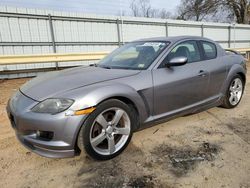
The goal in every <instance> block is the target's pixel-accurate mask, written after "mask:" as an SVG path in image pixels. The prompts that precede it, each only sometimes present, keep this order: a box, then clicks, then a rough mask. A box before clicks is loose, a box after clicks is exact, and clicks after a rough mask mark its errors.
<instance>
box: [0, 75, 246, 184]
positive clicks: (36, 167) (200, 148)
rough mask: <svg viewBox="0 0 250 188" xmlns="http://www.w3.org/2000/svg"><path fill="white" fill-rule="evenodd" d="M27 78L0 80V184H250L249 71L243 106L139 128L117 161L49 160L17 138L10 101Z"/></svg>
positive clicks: (82, 156)
mask: <svg viewBox="0 0 250 188" xmlns="http://www.w3.org/2000/svg"><path fill="white" fill-rule="evenodd" d="M27 80H28V79H16V80H9V81H0V187H37V188H39V187H67V188H68V187H109V188H110V187H209V188H210V187H233V188H237V187H240V188H247V187H250V81H249V80H250V74H249V73H248V81H247V84H246V91H245V94H244V96H243V99H242V101H241V103H240V105H239V106H238V107H237V108H235V109H232V110H227V109H222V108H213V109H210V110H207V111H204V112H202V113H198V114H194V115H190V116H185V117H181V118H177V119H175V120H172V121H169V122H166V123H163V124H159V125H157V126H154V127H152V128H148V129H145V130H142V131H140V132H137V133H135V134H134V136H133V138H132V142H131V143H130V144H129V146H128V148H127V149H126V150H125V151H124V152H123V153H122V154H121V155H120V156H118V157H116V158H115V159H113V160H109V161H104V162H97V161H93V160H92V159H90V158H89V157H87V156H86V155H85V154H83V155H81V156H79V157H75V158H70V159H48V158H44V157H40V156H38V155H36V154H34V153H32V152H30V151H28V150H27V149H25V148H24V147H23V146H22V145H21V144H20V143H19V142H18V141H17V139H16V138H15V134H14V131H13V130H12V128H11V126H10V123H9V121H8V120H7V114H6V111H5V106H6V103H7V99H8V98H9V97H10V95H11V93H13V92H14V91H15V90H16V89H17V88H18V87H19V86H20V85H22V84H23V83H24V82H26V81H27Z"/></svg>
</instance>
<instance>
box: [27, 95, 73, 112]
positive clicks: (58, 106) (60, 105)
mask: <svg viewBox="0 0 250 188" xmlns="http://www.w3.org/2000/svg"><path fill="white" fill-rule="evenodd" d="M73 103H74V100H72V99H46V100H44V101H42V102H40V103H39V104H37V105H36V106H34V107H33V108H32V109H31V111H32V112H37V113H48V114H57V113H59V112H62V111H64V110H67V109H68V108H69V107H70V106H71V105H72V104H73Z"/></svg>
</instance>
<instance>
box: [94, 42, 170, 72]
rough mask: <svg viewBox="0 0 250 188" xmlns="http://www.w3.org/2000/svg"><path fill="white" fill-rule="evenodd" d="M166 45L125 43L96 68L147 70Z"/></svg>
mask: <svg viewBox="0 0 250 188" xmlns="http://www.w3.org/2000/svg"><path fill="white" fill-rule="evenodd" d="M168 45H169V42H162V41H157V42H156V41H153V42H146V41H139V42H131V43H127V44H125V45H123V46H122V47H120V48H118V49H116V50H115V51H114V52H112V53H111V54H109V55H108V56H106V57H105V58H104V59H103V60H101V61H100V62H99V64H98V66H99V67H103V68H111V69H113V68H114V69H134V70H143V69H147V68H148V67H149V66H150V65H151V64H152V62H153V61H154V60H155V59H156V57H157V56H158V55H159V54H160V53H161V52H162V51H163V50H164V49H165V48H166V47H167V46H168Z"/></svg>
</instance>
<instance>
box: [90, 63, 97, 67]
mask: <svg viewBox="0 0 250 188" xmlns="http://www.w3.org/2000/svg"><path fill="white" fill-rule="evenodd" d="M89 66H90V67H98V65H97V64H96V63H92V64H89Z"/></svg>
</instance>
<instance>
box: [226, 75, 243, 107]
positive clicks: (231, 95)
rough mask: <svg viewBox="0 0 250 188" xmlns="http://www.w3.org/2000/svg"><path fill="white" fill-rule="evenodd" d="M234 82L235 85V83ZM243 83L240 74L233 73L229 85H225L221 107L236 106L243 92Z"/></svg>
mask: <svg viewBox="0 0 250 188" xmlns="http://www.w3.org/2000/svg"><path fill="white" fill-rule="evenodd" d="M235 84H236V85H235ZM244 87H245V83H244V80H243V79H242V77H241V76H240V75H238V74H237V75H235V76H234V77H233V78H232V79H231V81H230V84H229V86H228V87H227V91H226V95H225V97H224V99H223V101H222V105H221V106H222V107H223V108H227V109H231V108H235V107H236V106H238V104H239V103H240V101H241V98H242V95H243V93H244Z"/></svg>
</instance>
